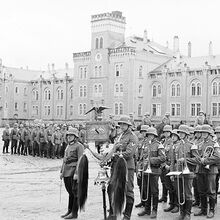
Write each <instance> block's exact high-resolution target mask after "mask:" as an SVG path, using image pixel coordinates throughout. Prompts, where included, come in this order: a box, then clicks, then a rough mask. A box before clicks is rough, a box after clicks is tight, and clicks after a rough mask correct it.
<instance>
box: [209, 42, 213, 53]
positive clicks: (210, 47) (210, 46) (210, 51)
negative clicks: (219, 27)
mask: <svg viewBox="0 0 220 220" xmlns="http://www.w3.org/2000/svg"><path fill="white" fill-rule="evenodd" d="M209 56H213V50H212V41H210V42H209Z"/></svg>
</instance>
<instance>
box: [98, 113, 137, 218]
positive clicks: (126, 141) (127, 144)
mask: <svg viewBox="0 0 220 220" xmlns="http://www.w3.org/2000/svg"><path fill="white" fill-rule="evenodd" d="M118 124H119V126H120V128H121V131H122V133H121V134H120V136H119V137H118V139H117V144H115V145H114V149H113V151H112V152H114V155H115V157H114V160H117V158H118V154H119V152H120V151H122V155H123V157H124V159H125V160H126V162H127V169H128V170H127V190H126V205H125V210H124V212H123V214H124V217H123V220H130V218H131V212H132V209H133V204H134V191H133V189H134V170H135V163H134V154H135V144H136V143H137V136H136V135H135V134H134V133H133V132H132V131H131V127H132V123H131V122H130V118H129V117H128V116H121V118H120V120H119V121H118ZM111 155H112V154H110V153H109V154H108V155H107V157H106V158H104V160H103V161H102V164H106V163H107V162H108V161H109V159H110V158H111ZM109 157H110V158H109ZM113 172H114V164H113ZM109 187H110V191H111V189H112V187H114V186H111V184H110V186H109ZM112 218H114V215H113V212H112V207H110V213H109V219H112Z"/></svg>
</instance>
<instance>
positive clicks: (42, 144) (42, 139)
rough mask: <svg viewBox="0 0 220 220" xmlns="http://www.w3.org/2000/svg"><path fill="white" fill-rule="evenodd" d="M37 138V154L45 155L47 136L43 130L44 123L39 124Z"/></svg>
mask: <svg viewBox="0 0 220 220" xmlns="http://www.w3.org/2000/svg"><path fill="white" fill-rule="evenodd" d="M37 135H38V136H37V139H38V143H39V156H40V157H43V156H45V157H46V156H47V143H48V141H47V136H46V131H45V127H44V124H42V125H41V126H40V130H39V132H38V134H37Z"/></svg>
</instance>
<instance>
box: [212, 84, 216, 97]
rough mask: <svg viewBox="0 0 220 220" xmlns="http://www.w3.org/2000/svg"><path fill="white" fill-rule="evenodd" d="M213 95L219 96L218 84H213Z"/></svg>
mask: <svg viewBox="0 0 220 220" xmlns="http://www.w3.org/2000/svg"><path fill="white" fill-rule="evenodd" d="M212 95H217V82H213V83H212Z"/></svg>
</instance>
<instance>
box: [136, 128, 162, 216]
mask: <svg viewBox="0 0 220 220" xmlns="http://www.w3.org/2000/svg"><path fill="white" fill-rule="evenodd" d="M157 137H158V135H157V130H156V129H155V128H154V127H150V128H148V130H147V139H148V141H147V143H146V145H147V146H145V149H146V150H145V151H144V155H143V165H142V167H143V169H144V170H146V169H147V168H150V169H151V171H152V173H150V174H148V173H146V174H145V175H144V178H145V181H144V182H145V183H147V184H146V185H145V186H143V187H144V188H145V189H146V196H147V198H146V199H147V201H146V203H145V207H144V210H143V211H142V212H140V213H138V215H139V216H143V215H150V218H152V219H154V218H156V217H157V208H158V197H159V187H158V180H159V175H160V174H161V168H160V166H161V164H162V163H164V162H165V159H166V157H165V152H164V146H163V145H162V144H161V143H160V142H158V141H157ZM148 183H149V184H148ZM147 191H148V193H147ZM151 200H152V201H151ZM151 202H152V207H153V208H152V211H151Z"/></svg>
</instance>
